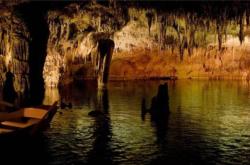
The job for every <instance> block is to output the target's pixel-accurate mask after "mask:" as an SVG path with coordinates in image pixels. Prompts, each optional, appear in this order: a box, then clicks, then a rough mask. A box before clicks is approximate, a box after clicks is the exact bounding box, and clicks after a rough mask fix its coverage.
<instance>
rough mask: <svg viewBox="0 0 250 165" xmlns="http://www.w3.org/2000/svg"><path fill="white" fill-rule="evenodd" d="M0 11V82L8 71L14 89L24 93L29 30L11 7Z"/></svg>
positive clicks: (27, 67) (26, 81)
mask: <svg viewBox="0 0 250 165" xmlns="http://www.w3.org/2000/svg"><path fill="white" fill-rule="evenodd" d="M0 13H1V16H0V63H1V64H0V84H1V85H3V84H4V82H5V81H6V76H5V75H6V73H7V72H9V73H10V74H12V75H13V76H14V77H13V83H14V84H13V85H14V89H15V91H16V92H18V93H19V94H24V93H25V92H26V91H27V90H29V77H28V76H29V64H28V60H29V41H30V37H29V32H28V30H27V28H26V26H25V24H24V23H23V21H22V20H21V19H20V18H19V17H18V16H16V15H14V13H13V12H12V11H11V9H9V8H5V7H2V8H1V9H0ZM11 82H12V81H11Z"/></svg>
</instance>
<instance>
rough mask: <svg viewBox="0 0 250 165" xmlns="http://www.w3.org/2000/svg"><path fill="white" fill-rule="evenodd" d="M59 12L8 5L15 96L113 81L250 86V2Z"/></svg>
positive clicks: (4, 34)
mask: <svg viewBox="0 0 250 165" xmlns="http://www.w3.org/2000/svg"><path fill="white" fill-rule="evenodd" d="M8 3H9V5H10V4H11V5H10V6H8V7H4V6H6V4H8ZM42 3H43V4H42ZM165 3H168V5H167V6H166V4H165ZM13 4H14V5H15V6H17V7H13ZM40 4H42V5H41V6H40ZM52 4H53V3H50V2H39V3H35V2H32V1H29V0H22V1H20V2H17V1H16V0H14V1H11V2H8V1H5V0H2V1H0V6H1V9H0V12H1V16H0V63H1V65H0V84H1V85H3V83H4V81H5V73H6V72H7V71H10V72H11V73H12V74H13V75H14V88H15V91H17V92H18V93H25V91H28V90H29V89H31V91H33V92H31V93H33V95H36V94H37V93H38V91H42V90H43V85H44V84H45V85H46V86H49V87H57V86H59V85H64V84H67V83H70V82H72V81H78V80H79V79H80V80H81V79H96V80H97V82H98V84H99V86H103V85H105V84H106V83H107V81H108V78H109V75H110V79H150V78H155V77H178V78H210V79H223V78H236V79H247V80H249V79H250V65H249V64H250V61H249V53H250V51H249V50H250V49H249V42H250V40H249V37H248V35H249V29H250V28H249V24H250V23H249V22H250V14H249V13H250V10H249V3H247V2H218V3H209V2H185V3H176V2H124V1H116V0H110V1H105V2H102V1H90V2H85V1H84V2H77V3H73V2H67V3H64V4H65V5H61V6H60V5H58V4H59V2H58V3H57V4H56V5H52ZM190 4H191V5H190ZM25 5H26V7H25ZM34 6H35V8H34ZM18 8H19V9H18ZM40 8H41V9H40ZM26 9H28V10H26ZM18 11H19V12H18ZM40 25H41V26H40ZM111 59H112V60H111ZM43 80H44V84H43ZM38 84H39V85H38ZM38 86H39V87H38ZM32 89H33V90H32Z"/></svg>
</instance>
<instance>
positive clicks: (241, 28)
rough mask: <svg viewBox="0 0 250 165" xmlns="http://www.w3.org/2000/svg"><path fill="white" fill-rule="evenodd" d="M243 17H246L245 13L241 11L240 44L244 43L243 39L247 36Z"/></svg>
mask: <svg viewBox="0 0 250 165" xmlns="http://www.w3.org/2000/svg"><path fill="white" fill-rule="evenodd" d="M243 17H244V15H243V13H241V14H240V18H239V19H240V20H239V24H240V31H239V40H240V44H242V43H243V41H244V38H245V36H244V21H243Z"/></svg>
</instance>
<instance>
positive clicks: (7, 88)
mask: <svg viewBox="0 0 250 165" xmlns="http://www.w3.org/2000/svg"><path fill="white" fill-rule="evenodd" d="M5 76H6V79H5V82H4V85H3V100H4V101H6V102H9V103H12V104H14V103H15V100H16V99H17V92H16V91H15V88H14V85H13V84H14V75H13V73H11V72H10V71H8V72H6V74H5Z"/></svg>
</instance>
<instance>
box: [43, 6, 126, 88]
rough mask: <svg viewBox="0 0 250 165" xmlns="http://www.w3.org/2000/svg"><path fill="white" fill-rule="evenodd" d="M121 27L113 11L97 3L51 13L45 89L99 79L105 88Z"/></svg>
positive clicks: (45, 68) (49, 15) (120, 22)
mask: <svg viewBox="0 0 250 165" xmlns="http://www.w3.org/2000/svg"><path fill="white" fill-rule="evenodd" d="M122 24H125V23H124V22H123V20H122V19H121V21H120V20H118V17H117V16H116V15H115V14H114V11H113V10H112V9H110V8H107V7H104V6H101V5H99V4H97V3H91V4H89V5H86V6H83V7H82V6H80V5H78V4H72V5H70V6H68V7H66V8H65V9H64V10H63V11H51V12H49V13H48V26H49V30H50V35H49V40H48V47H47V57H46V61H45V65H44V71H43V77H44V81H45V85H46V86H50V87H56V86H58V85H63V84H65V83H68V82H71V81H73V80H74V79H98V83H99V84H100V85H102V84H103V83H104V84H105V83H106V82H107V78H108V70H109V66H107V65H109V64H110V61H111V57H112V52H113V49H114V42H113V41H112V38H113V34H114V32H115V31H116V30H118V29H119V28H120V26H122Z"/></svg>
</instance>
